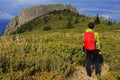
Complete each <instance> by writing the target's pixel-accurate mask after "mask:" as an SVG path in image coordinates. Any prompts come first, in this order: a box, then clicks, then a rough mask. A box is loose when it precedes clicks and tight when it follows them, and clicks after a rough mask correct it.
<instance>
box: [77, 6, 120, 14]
mask: <svg viewBox="0 0 120 80" xmlns="http://www.w3.org/2000/svg"><path fill="white" fill-rule="evenodd" d="M79 11H82V12H84V11H103V12H112V13H120V11H119V10H111V9H102V8H101V9H100V8H95V7H93V8H80V9H79Z"/></svg>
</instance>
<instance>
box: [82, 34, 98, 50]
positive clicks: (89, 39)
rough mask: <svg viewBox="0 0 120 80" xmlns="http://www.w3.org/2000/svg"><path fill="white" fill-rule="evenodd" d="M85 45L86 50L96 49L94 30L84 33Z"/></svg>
mask: <svg viewBox="0 0 120 80" xmlns="http://www.w3.org/2000/svg"><path fill="white" fill-rule="evenodd" d="M83 43H84V47H85V49H86V50H90V51H92V50H95V48H96V47H95V39H94V33H93V32H85V33H84V41H83Z"/></svg>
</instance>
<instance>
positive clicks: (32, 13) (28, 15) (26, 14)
mask: <svg viewBox="0 0 120 80" xmlns="http://www.w3.org/2000/svg"><path fill="white" fill-rule="evenodd" d="M64 9H68V10H70V11H72V12H75V13H78V11H77V10H76V8H74V7H72V6H71V5H65V6H64V5H63V4H49V5H40V6H34V7H31V8H26V9H23V10H21V11H20V14H19V15H18V16H15V17H14V18H13V19H12V20H11V21H10V23H9V24H8V26H7V28H6V30H5V33H4V34H5V35H8V34H11V33H12V32H14V31H16V29H17V28H19V27H20V26H21V25H22V24H25V23H26V22H29V21H31V20H33V19H35V18H37V17H40V16H44V15H46V14H49V13H50V12H52V11H58V10H64Z"/></svg>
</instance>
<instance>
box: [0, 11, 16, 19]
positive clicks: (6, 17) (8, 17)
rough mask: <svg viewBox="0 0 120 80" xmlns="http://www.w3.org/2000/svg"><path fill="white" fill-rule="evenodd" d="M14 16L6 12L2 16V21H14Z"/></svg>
mask: <svg viewBox="0 0 120 80" xmlns="http://www.w3.org/2000/svg"><path fill="white" fill-rule="evenodd" d="M13 17H14V16H13V15H10V14H8V13H6V12H4V13H1V14H0V19H12V18H13Z"/></svg>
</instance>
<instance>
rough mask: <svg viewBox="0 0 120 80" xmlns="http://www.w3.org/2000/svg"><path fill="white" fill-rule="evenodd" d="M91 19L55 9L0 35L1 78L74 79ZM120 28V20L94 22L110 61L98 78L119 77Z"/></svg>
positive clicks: (106, 58)
mask: <svg viewBox="0 0 120 80" xmlns="http://www.w3.org/2000/svg"><path fill="white" fill-rule="evenodd" d="M90 21H94V18H92V17H87V16H85V15H82V14H76V13H74V12H71V11H69V10H63V11H54V12H50V14H47V15H44V16H41V17H38V18H36V19H34V20H32V21H30V22H28V23H26V24H24V25H22V26H21V28H18V29H17V31H16V32H14V33H13V34H11V35H8V36H2V37H0V46H1V47H0V55H1V56H0V79H1V80H72V79H73V78H75V76H74V75H75V73H76V72H77V68H79V67H81V66H83V64H84V61H85V59H84V58H85V55H82V54H81V52H82V38H83V33H84V30H85V29H86V28H87V24H88V23H89V22H90ZM119 30H120V25H119V24H115V23H112V24H108V22H106V21H104V20H101V23H100V24H97V25H95V31H97V32H99V34H100V38H101V45H102V48H101V51H102V54H103V57H104V63H105V64H107V65H109V69H108V70H109V71H108V72H107V74H104V75H101V76H97V79H98V80H119V79H120V75H119V74H120V49H119V48H120V45H119V44H120V31H119ZM103 72H104V71H103ZM79 76H80V75H79Z"/></svg>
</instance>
